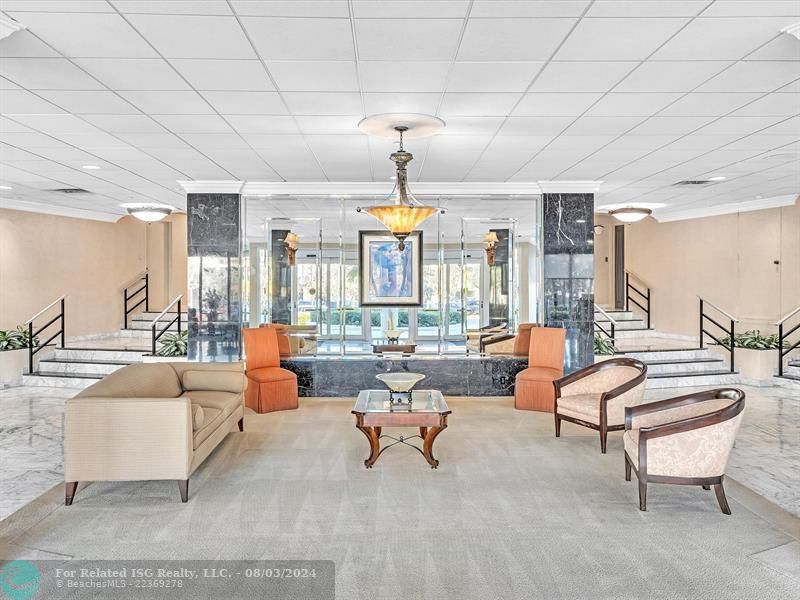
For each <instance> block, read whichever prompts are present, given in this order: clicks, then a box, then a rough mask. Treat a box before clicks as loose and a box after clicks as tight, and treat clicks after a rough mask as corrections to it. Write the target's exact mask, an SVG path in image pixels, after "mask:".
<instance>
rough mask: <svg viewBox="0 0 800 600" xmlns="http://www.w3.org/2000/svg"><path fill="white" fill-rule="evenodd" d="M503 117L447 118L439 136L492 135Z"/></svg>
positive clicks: (501, 122)
mask: <svg viewBox="0 0 800 600" xmlns="http://www.w3.org/2000/svg"><path fill="white" fill-rule="evenodd" d="M504 120H505V117H448V118H447V121H446V126H445V128H444V130H443V131H442V132H441V133H440V134H439V135H494V134H495V133H497V130H498V129H499V128H500V125H502V124H503V121H504Z"/></svg>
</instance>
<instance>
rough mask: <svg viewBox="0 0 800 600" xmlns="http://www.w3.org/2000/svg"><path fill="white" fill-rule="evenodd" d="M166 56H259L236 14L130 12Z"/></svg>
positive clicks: (133, 20) (138, 25)
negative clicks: (235, 16)
mask: <svg viewBox="0 0 800 600" xmlns="http://www.w3.org/2000/svg"><path fill="white" fill-rule="evenodd" d="M128 18H129V19H130V21H131V23H133V26H134V27H136V29H138V30H139V31H140V32H141V33H142V35H144V36H145V37H146V38H147V39H148V40H149V41H150V43H151V44H153V45H154V46H155V47H156V49H157V50H158V51H159V52H160V53H161V54H162V55H163V56H164V57H166V58H256V55H255V52H253V48H252V47H251V46H250V42H248V41H247V37H245V35H244V32H243V31H242V28H241V27H240V26H239V23H238V21H237V20H236V19H235V18H234V17H213V16H184V15H129V16H128Z"/></svg>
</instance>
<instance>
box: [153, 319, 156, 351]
mask: <svg viewBox="0 0 800 600" xmlns="http://www.w3.org/2000/svg"><path fill="white" fill-rule="evenodd" d="M152 355H153V356H155V355H156V326H155V324H153V331H152Z"/></svg>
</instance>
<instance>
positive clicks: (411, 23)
mask: <svg viewBox="0 0 800 600" xmlns="http://www.w3.org/2000/svg"><path fill="white" fill-rule="evenodd" d="M462 25H463V21H462V20H460V19H358V20H356V35H357V39H358V54H359V58H360V59H363V60H392V59H394V58H395V57H397V56H398V49H402V50H401V51H400V56H401V57H402V58H403V59H404V60H451V59H452V58H453V56H454V55H455V52H456V46H457V45H458V36H459V34H460V32H461V27H462Z"/></svg>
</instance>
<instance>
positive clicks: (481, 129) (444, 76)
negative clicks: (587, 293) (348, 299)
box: [0, 0, 800, 219]
mask: <svg viewBox="0 0 800 600" xmlns="http://www.w3.org/2000/svg"><path fill="white" fill-rule="evenodd" d="M0 11H2V14H3V15H4V16H6V17H7V18H10V19H13V20H15V21H18V22H19V23H21V24H23V25H25V26H26V27H27V29H26V30H23V31H19V32H17V33H14V34H12V35H11V36H10V37H8V38H6V39H4V40H1V41H0V113H2V117H1V118H0V142H1V143H0V185H3V186H6V187H11V188H12V189H11V190H5V189H0V202H1V203H2V204H0V206H6V207H16V208H24V209H27V210H39V211H42V212H57V213H61V214H74V215H75V216H89V217H93V218H108V219H114V218H117V217H118V216H121V215H122V214H124V210H123V209H121V208H120V207H119V204H120V203H122V202H130V201H158V202H164V203H168V204H172V205H175V206H178V207H182V206H183V205H184V204H185V199H184V194H183V193H182V190H181V188H180V187H179V186H178V185H177V183H176V181H178V180H217V179H218V180H231V179H235V180H250V181H263V182H270V181H275V182H280V181H288V182H308V181H323V182H324V181H331V182H341V181H354V182H369V181H377V182H383V181H385V182H387V185H390V182H389V177H390V175H391V174H392V165H391V163H390V161H389V160H388V158H387V155H388V153H389V152H390V151H391V150H392V149H393V147H394V146H393V144H392V142H391V141H388V140H378V139H370V138H367V137H366V136H364V135H363V134H361V133H360V132H359V131H358V129H357V127H356V124H357V123H358V121H359V120H360V119H361V118H363V117H364V116H365V115H369V114H373V113H380V112H423V113H431V114H435V115H437V116H439V117H441V118H443V119H444V120H445V121H446V122H447V124H448V126H447V128H446V129H445V131H444V133H442V134H441V135H438V136H436V137H434V138H431V139H427V140H415V141H413V143H409V144H408V149H409V150H411V151H412V152H413V153H414V154H415V157H416V159H415V161H414V162H413V163H412V165H411V168H410V172H411V178H412V181H419V182H526V181H541V180H550V181H552V180H597V181H603V182H604V183H603V184H602V186H601V188H600V191H599V192H598V193H597V205H598V207H603V206H608V205H614V204H620V203H622V204H625V203H630V202H634V203H641V202H646V203H649V204H652V205H654V206H656V207H657V208H656V210H655V214H656V216H658V215H659V212H661V213H662V214H664V215H668V214H669V213H670V212H673V213H674V212H675V211H683V210H688V209H691V210H692V211H698V210H700V211H702V210H704V209H707V210H708V211H709V212H712V211H714V210H720V207H728V208H729V209H730V210H735V207H736V206H737V205H741V206H743V207H745V206H749V207H752V206H754V204H753V203H755V206H758V201H759V200H760V199H771V198H775V197H786V196H792V195H796V194H797V193H798V192H800V166H799V165H800V116H799V113H800V40H798V39H796V38H794V37H792V36H790V35H788V34H783V33H781V32H780V30H781V29H782V28H784V27H787V26H789V25H792V24H794V23H797V22H798V21H800V2H797V1H796V0H785V1H783V0H753V1H739V0H716V1H711V0H687V1H683V0H664V1H650V0H637V1H628V2H621V1H616V0H595V1H589V0H558V1H556V0H554V1H545V0H541V1H524V0H518V1H502V0H474V1H469V0H442V1H400V0H392V1H386V2H383V1H373V0H349V1H347V0H328V1H302V2H298V1H287V2H277V1H262V0H258V1H255V0H197V1H192V0H175V1H170V0H159V1H147V0H58V1H55V0H0ZM89 165H94V166H98V167H100V168H99V169H96V170H91V171H90V170H87V169H85V168H84V167H85V166H89ZM713 176H722V177H725V178H726V179H724V180H721V181H719V182H716V183H714V184H713V185H709V186H703V188H702V189H692V190H687V189H684V188H680V187H674V186H673V185H672V184H674V183H676V182H678V181H681V180H686V179H706V178H709V177H713ZM65 187H78V188H83V189H86V190H88V191H89V192H91V194H87V195H78V194H71V195H65V194H59V193H55V192H51V191H48V190H53V189H56V188H65ZM715 207H716V208H715ZM731 207H733V208H731ZM693 214H695V213H693Z"/></svg>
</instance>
